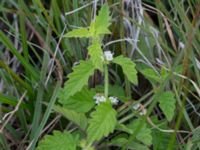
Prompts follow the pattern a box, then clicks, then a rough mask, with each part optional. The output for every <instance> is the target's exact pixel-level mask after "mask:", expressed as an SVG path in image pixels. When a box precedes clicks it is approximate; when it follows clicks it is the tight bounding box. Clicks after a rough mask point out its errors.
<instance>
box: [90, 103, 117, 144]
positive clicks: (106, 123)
mask: <svg viewBox="0 0 200 150" xmlns="http://www.w3.org/2000/svg"><path fill="white" fill-rule="evenodd" d="M116 115H117V113H116V111H115V110H114V109H113V108H112V106H111V104H109V103H101V104H100V105H98V106H97V108H96V111H94V112H92V114H91V119H90V120H89V127H88V129H87V133H88V141H89V143H90V142H94V141H95V140H100V139H101V138H102V137H106V136H108V134H109V133H111V132H113V131H114V129H115V125H116V123H117V119H116Z"/></svg>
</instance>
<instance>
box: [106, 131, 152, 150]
mask: <svg viewBox="0 0 200 150" xmlns="http://www.w3.org/2000/svg"><path fill="white" fill-rule="evenodd" d="M109 143H110V144H112V145H114V146H118V147H123V146H124V145H126V149H129V150H149V148H148V147H147V146H145V145H142V144H140V143H138V142H135V141H131V142H129V141H128V139H127V138H126V137H125V136H123V135H118V136H116V137H115V138H113V139H112V141H111V142H109Z"/></svg>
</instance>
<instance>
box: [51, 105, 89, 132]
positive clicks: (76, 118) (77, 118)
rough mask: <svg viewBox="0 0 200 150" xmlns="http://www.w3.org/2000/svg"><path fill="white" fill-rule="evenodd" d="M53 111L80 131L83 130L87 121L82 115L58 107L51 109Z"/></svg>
mask: <svg viewBox="0 0 200 150" xmlns="http://www.w3.org/2000/svg"><path fill="white" fill-rule="evenodd" d="M53 109H54V111H56V112H58V113H60V114H62V115H63V116H64V117H65V118H66V119H68V120H70V121H72V122H73V123H75V124H76V125H78V126H79V127H80V128H81V129H83V130H85V128H86V126H87V123H88V120H87V118H86V116H85V114H83V113H77V112H75V111H74V110H70V109H67V108H64V107H61V106H59V105H55V106H54V107H53Z"/></svg>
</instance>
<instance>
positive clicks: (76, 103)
mask: <svg viewBox="0 0 200 150" xmlns="http://www.w3.org/2000/svg"><path fill="white" fill-rule="evenodd" d="M94 95H95V93H94V92H93V91H90V90H88V89H87V88H83V89H82V90H81V91H80V92H77V93H76V94H75V95H73V96H71V97H70V98H69V99H68V100H67V101H66V103H64V107H65V108H67V109H71V110H74V111H76V112H83V113H85V112H88V111H89V110H91V109H92V108H93V107H94V105H95V101H94V99H93V97H94Z"/></svg>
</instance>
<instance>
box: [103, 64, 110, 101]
mask: <svg viewBox="0 0 200 150" xmlns="http://www.w3.org/2000/svg"><path fill="white" fill-rule="evenodd" d="M104 76H105V83H104V94H105V97H106V98H108V86H109V81H108V65H107V64H105V65H104Z"/></svg>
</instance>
